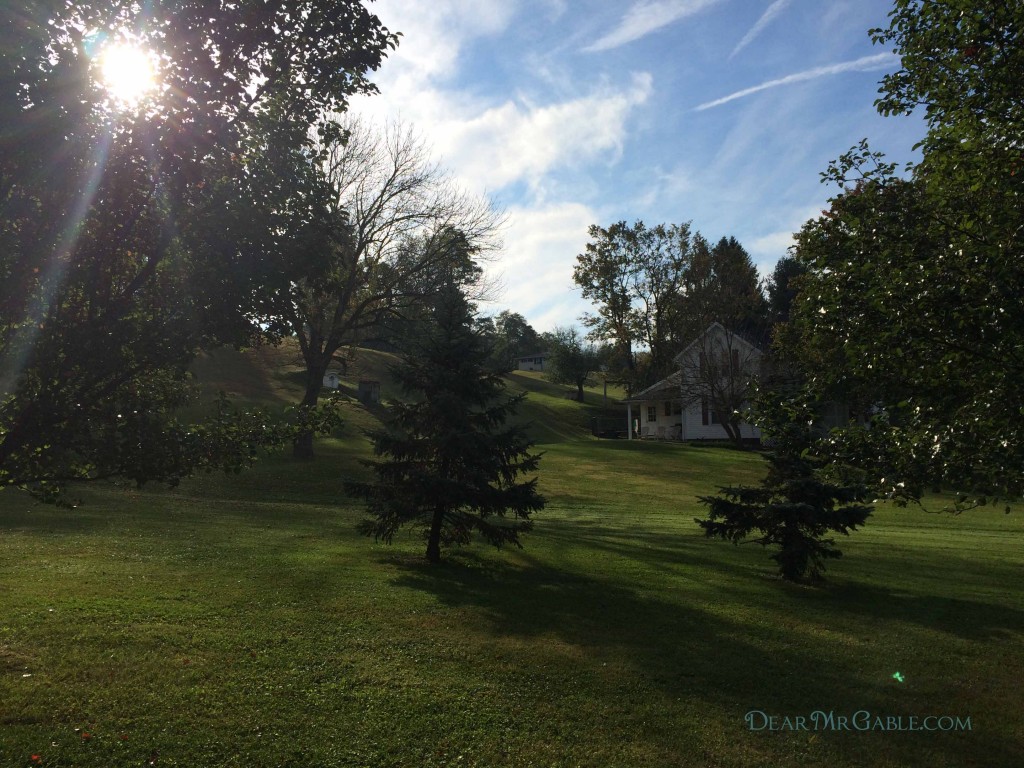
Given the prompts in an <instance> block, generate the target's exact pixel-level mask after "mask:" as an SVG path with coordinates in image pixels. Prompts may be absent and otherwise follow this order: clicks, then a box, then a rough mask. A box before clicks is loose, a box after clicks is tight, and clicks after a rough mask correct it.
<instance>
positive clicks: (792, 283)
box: [765, 256, 807, 326]
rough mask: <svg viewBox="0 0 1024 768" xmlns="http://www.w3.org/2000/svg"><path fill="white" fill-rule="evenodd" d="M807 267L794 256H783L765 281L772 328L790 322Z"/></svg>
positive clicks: (769, 319)
mask: <svg viewBox="0 0 1024 768" xmlns="http://www.w3.org/2000/svg"><path fill="white" fill-rule="evenodd" d="M806 271H807V267H806V266H805V265H804V264H803V263H801V262H800V261H799V260H797V259H796V258H794V257H793V256H783V257H782V258H781V259H779V260H778V261H777V262H775V267H774V268H773V269H772V273H771V274H770V275H769V276H768V279H767V280H766V281H765V294H766V296H765V299H766V301H767V304H768V306H767V310H768V321H769V323H770V324H771V325H772V326H775V325H778V324H779V323H785V322H786V321H788V320H789V314H790V310H791V308H792V306H793V301H794V300H795V299H796V296H797V293H798V292H799V288H798V286H799V278H800V276H801V275H802V274H804V272H806Z"/></svg>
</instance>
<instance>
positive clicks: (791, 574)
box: [694, 390, 872, 581]
mask: <svg viewBox="0 0 1024 768" xmlns="http://www.w3.org/2000/svg"><path fill="white" fill-rule="evenodd" d="M758 412H759V414H760V417H761V422H762V429H764V430H765V433H766V436H767V437H768V438H769V439H770V440H771V444H772V446H773V451H772V453H771V454H769V455H768V456H766V459H767V461H768V463H769V469H768V473H767V475H766V476H765V478H764V480H763V481H762V482H761V487H760V488H747V487H722V488H720V489H719V495H718V496H701V497H700V501H701V503H703V504H705V505H707V507H708V516H707V519H706V520H700V519H697V518H694V519H695V521H696V522H697V524H698V525H700V526H701V528H703V529H704V535H705V536H707V537H709V538H716V537H717V538H721V539H728V540H729V541H732V542H733V543H734V544H739V542H740V541H742V540H744V539H746V538H747V537H748V536H750V535H751V534H752V533H754V532H755V531H757V532H759V533H760V536H759V537H758V538H756V539H752V541H754V542H756V543H757V544H760V545H761V546H762V547H767V546H774V547H778V548H779V551H778V552H776V553H775V554H773V555H771V559H772V560H774V561H775V562H776V563H777V564H778V566H779V574H780V575H781V576H782V578H784V579H788V580H790V581H805V580H812V581H813V580H817V579H819V578H820V576H821V571H823V570H824V568H825V560H827V559H833V558H838V557H841V556H842V552H841V551H840V550H839V549H838V548H836V546H835V540H834V539H825V538H823V537H824V536H825V535H827V534H828V533H829V532H830V531H834V532H838V533H841V534H843V535H844V536H846V535H849V533H850V531H852V530H855V529H856V528H857V527H859V526H861V525H863V524H864V523H865V521H866V520H867V518H868V517H869V516H870V514H871V511H872V510H871V507H870V505H867V504H864V503H862V502H864V501H865V500H867V499H868V498H869V497H868V488H867V487H866V486H865V485H864V484H863V482H862V479H861V478H859V477H858V478H853V477H852V476H851V474H850V473H849V472H839V471H838V470H837V468H836V466H835V465H834V464H833V465H832V466H828V467H826V466H824V462H822V461H821V460H818V459H815V458H813V457H812V456H811V455H810V454H809V452H808V448H809V447H810V445H811V443H812V441H813V439H814V435H813V417H812V411H811V409H810V408H809V407H808V404H807V403H806V402H801V401H800V399H799V398H784V397H780V393H778V392H773V391H770V390H761V391H760V392H759V403H758Z"/></svg>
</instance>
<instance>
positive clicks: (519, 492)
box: [346, 285, 544, 563]
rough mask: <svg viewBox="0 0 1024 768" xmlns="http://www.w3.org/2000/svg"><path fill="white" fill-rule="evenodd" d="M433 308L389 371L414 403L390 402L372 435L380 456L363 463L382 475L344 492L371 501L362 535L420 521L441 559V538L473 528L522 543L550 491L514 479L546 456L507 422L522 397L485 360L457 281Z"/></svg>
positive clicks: (496, 539)
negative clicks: (382, 424)
mask: <svg viewBox="0 0 1024 768" xmlns="http://www.w3.org/2000/svg"><path fill="white" fill-rule="evenodd" d="M433 310H434V311H433V317H432V322H430V323H428V324H425V325H424V326H423V327H421V328H420V329H419V330H418V331H417V332H414V333H410V334H409V335H408V336H407V338H406V340H405V343H404V344H403V346H404V347H405V349H404V352H405V354H404V361H403V362H402V363H401V364H400V365H399V366H397V367H396V368H394V369H393V371H392V373H393V375H394V376H395V378H396V380H397V381H398V384H399V385H400V387H401V389H402V392H403V393H404V394H405V395H407V396H411V398H410V400H409V401H408V402H401V403H396V404H394V405H392V406H391V408H390V411H391V414H390V416H391V418H390V420H389V423H388V425H387V426H386V428H384V429H379V430H375V431H372V432H370V437H371V438H372V440H373V443H374V453H375V454H376V455H377V456H380V457H384V458H383V459H381V460H377V461H367V462H365V463H366V464H367V466H369V467H371V468H372V469H373V471H374V473H375V474H376V481H375V482H371V483H348V484H346V491H347V492H348V493H349V494H351V495H353V496H356V497H359V498H362V499H363V500H365V502H366V505H367V511H368V513H369V517H368V518H367V519H366V520H365V521H363V523H361V525H360V530H361V531H362V532H363V533H365V534H367V535H373V536H374V537H375V538H376V539H378V540H384V541H385V542H388V543H390V542H391V541H392V539H393V537H394V535H395V533H396V532H397V531H398V530H399V529H400V528H402V527H404V526H406V525H412V526H419V527H421V528H423V529H424V533H425V536H426V539H427V560H429V561H430V562H431V563H436V562H438V561H439V560H440V559H441V546H442V545H450V544H468V543H469V541H470V539H471V537H472V534H473V532H474V531H475V532H476V533H478V534H479V535H480V536H482V537H483V538H484V539H485V540H486V541H488V542H489V543H491V544H493V545H495V546H498V547H500V546H501V545H503V544H507V543H510V544H515V545H516V546H521V544H520V542H519V535H520V534H521V533H523V532H525V531H528V530H529V529H530V528H531V527H532V521H531V520H530V514H531V513H532V512H536V511H537V510H540V509H542V508H543V506H544V498H543V497H542V496H541V495H540V494H539V493H537V488H536V485H537V480H536V478H534V479H532V480H528V481H525V482H516V479H517V478H518V477H519V475H521V474H524V473H531V472H535V471H536V469H537V466H538V463H539V460H540V455H539V454H531V453H530V452H529V449H530V447H531V445H532V444H531V443H530V441H529V440H528V439H527V437H526V435H525V433H524V432H523V430H522V428H521V427H519V426H505V423H506V421H507V420H508V419H509V417H510V416H512V415H513V414H514V413H515V411H516V409H517V407H518V405H519V403H520V402H521V401H522V399H523V397H525V394H521V395H518V396H514V397H503V396H502V392H503V390H504V389H505V382H504V380H503V379H502V377H501V373H502V372H501V371H498V370H494V369H493V368H491V367H489V360H490V359H491V355H492V349H491V348H490V346H489V344H488V343H487V339H486V337H485V336H484V335H483V334H482V333H481V332H480V331H479V329H478V328H477V327H476V326H475V324H474V310H473V308H472V306H471V305H470V303H469V302H468V301H467V300H466V298H465V296H463V294H462V293H461V291H460V290H459V289H458V288H457V287H456V286H454V285H449V286H448V287H446V288H445V289H443V290H442V291H440V293H439V294H438V297H437V299H436V301H435V302H434V306H433ZM509 514H510V515H511V517H512V518H513V519H512V520H509V519H507V518H508V516H509Z"/></svg>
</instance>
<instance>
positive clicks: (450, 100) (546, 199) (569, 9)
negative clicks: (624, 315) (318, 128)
mask: <svg viewBox="0 0 1024 768" xmlns="http://www.w3.org/2000/svg"><path fill="white" fill-rule="evenodd" d="M370 8H371V10H372V11H373V12H374V13H375V14H376V15H377V16H378V17H379V18H380V20H381V22H382V23H383V24H384V25H385V26H386V27H388V28H389V29H390V30H392V31H397V32H400V33H401V34H402V38H401V42H400V44H399V47H398V50H397V51H395V52H392V53H391V54H390V56H389V57H388V59H387V60H385V62H384V64H383V65H382V67H381V68H380V69H379V70H378V71H377V72H376V73H374V74H373V77H372V79H373V81H374V82H375V83H376V84H377V86H378V88H379V90H380V93H379V94H376V95H373V96H367V97H358V98H356V99H354V100H353V102H352V105H351V109H352V111H354V112H356V113H358V114H360V115H363V116H365V117H367V118H370V119H373V120H376V121H379V122H383V121H388V120H400V121H401V122H403V123H405V124H407V125H411V126H412V127H414V128H415V130H416V131H418V132H419V133H420V134H421V135H422V136H423V137H424V138H425V139H426V140H427V142H428V143H429V144H430V145H431V146H432V148H433V153H434V157H435V158H436V159H437V160H438V161H439V162H440V163H441V164H442V165H443V166H444V167H445V168H447V169H448V170H449V171H450V172H451V173H452V174H453V175H454V176H455V177H456V179H457V180H458V181H459V183H460V184H461V185H462V186H463V187H464V188H466V189H467V190H470V191H473V192H475V193H478V194H482V195H486V196H488V197H489V198H490V199H491V200H492V201H493V202H494V203H495V205H496V206H497V207H499V208H500V209H502V210H503V211H504V212H505V214H506V217H507V219H506V224H505V225H504V228H503V230H502V233H501V239H502V241H503V248H502V250H501V252H500V254H499V255H498V258H497V259H496V260H495V261H494V262H492V263H491V264H489V265H488V275H489V276H490V277H491V278H492V279H497V280H499V281H500V284H501V286H502V290H501V293H500V296H499V299H498V300H497V301H495V302H493V303H490V304H487V305H484V306H483V307H482V310H483V312H484V314H497V313H498V312H500V311H501V310H504V309H510V310H512V311H514V312H518V313H520V314H522V315H523V316H524V317H526V319H527V320H528V321H529V322H530V324H531V325H533V327H534V328H535V329H537V330H538V331H547V330H551V329H553V328H554V327H556V326H566V325H578V324H579V317H580V315H582V314H583V313H585V312H590V311H593V309H594V308H593V306H592V305H591V304H590V302H589V301H587V300H585V299H583V297H582V295H581V294H580V291H579V289H578V288H577V287H576V286H575V284H574V283H573V281H572V270H573V265H574V264H575V261H576V255H577V254H579V253H582V252H583V250H584V248H585V246H586V244H587V242H588V240H589V238H588V234H587V229H588V227H589V226H590V225H592V224H598V225H601V226H608V225H610V224H612V223H614V222H616V221H620V220H625V221H627V222H629V223H632V222H634V221H636V220H642V221H644V222H645V223H646V224H648V225H653V224H657V223H676V224H680V223H683V222H690V225H691V227H692V229H693V230H695V231H700V232H701V233H702V234H703V235H704V236H705V237H706V238H708V239H709V240H710V241H712V242H715V241H717V240H718V239H719V238H721V237H728V236H732V237H735V238H736V239H737V240H739V241H740V243H742V244H743V246H744V247H745V248H746V249H747V251H748V252H749V253H750V254H751V257H752V258H753V260H754V262H755V263H756V264H757V265H758V268H759V270H760V271H761V274H762V275H764V276H766V275H768V274H770V273H771V270H772V268H773V267H774V265H775V262H776V261H777V260H778V259H779V258H780V257H782V256H784V255H785V254H786V249H787V248H788V247H789V245H791V244H792V234H793V233H794V232H796V231H797V230H799V228H800V227H801V225H802V224H803V223H804V222H805V221H807V220H808V219H810V218H812V217H815V216H818V215H820V213H821V210H822V209H823V208H825V207H827V200H828V198H829V197H830V196H832V195H834V194H835V193H836V191H837V190H836V189H835V188H834V187H832V188H830V187H828V186H826V185H824V184H822V183H821V179H820V176H819V174H820V173H821V172H822V171H824V170H825V169H826V168H827V166H828V164H829V162H830V161H832V160H834V159H836V158H837V157H838V156H839V155H840V154H842V153H843V152H845V151H846V150H847V149H849V148H850V147H851V146H853V145H854V144H855V143H857V142H858V141H860V140H861V139H862V138H865V137H866V138H869V139H870V142H871V145H872V148H873V149H876V150H881V151H884V152H885V153H886V154H887V155H888V156H889V159H890V160H891V161H894V162H897V163H899V164H900V165H901V166H902V165H903V164H904V163H905V162H907V161H911V160H913V159H915V153H914V151H913V146H914V144H915V143H916V142H917V141H919V140H920V138H921V137H922V136H923V134H924V123H923V121H922V119H921V118H920V117H919V116H916V115H914V116H910V117H901V118H897V117H887V118H883V117H881V116H880V115H879V114H878V113H877V111H876V110H875V108H874V104H873V102H874V100H875V98H877V91H878V83H879V80H880V79H881V78H882V77H883V75H885V74H886V73H888V72H894V71H896V70H898V69H899V59H898V57H897V56H896V55H895V54H894V53H893V52H892V49H891V47H890V48H885V47H882V46H877V45H873V44H872V42H871V39H870V37H869V35H868V30H869V29H871V28H874V27H885V26H887V14H888V12H889V10H890V9H891V2H890V1H889V0H430V1H429V2H424V0H376V1H375V2H373V3H371V4H370Z"/></svg>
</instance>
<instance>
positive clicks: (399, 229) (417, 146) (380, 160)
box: [256, 116, 501, 458]
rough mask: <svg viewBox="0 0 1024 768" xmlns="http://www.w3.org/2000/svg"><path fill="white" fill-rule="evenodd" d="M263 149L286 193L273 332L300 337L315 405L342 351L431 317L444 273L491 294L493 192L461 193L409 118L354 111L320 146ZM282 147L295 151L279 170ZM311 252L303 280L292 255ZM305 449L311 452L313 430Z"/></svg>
mask: <svg viewBox="0 0 1024 768" xmlns="http://www.w3.org/2000/svg"><path fill="white" fill-rule="evenodd" d="M285 130H287V126H286V127H285ZM259 149H260V151H259V152H257V153H256V162H257V163H259V164H260V167H265V168H267V169H268V170H269V171H270V172H269V173H266V174H264V176H263V177H262V178H263V182H262V186H266V187H271V188H276V189H277V190H278V191H277V192H271V193H268V195H275V194H276V195H284V200H283V201H282V204H281V205H280V206H279V210H280V211H281V212H282V218H283V221H282V222H281V223H280V224H279V225H278V226H273V227H271V225H270V224H269V223H268V225H267V228H268V229H269V230H270V231H271V232H280V233H285V234H284V236H283V237H281V236H278V237H277V238H276V239H275V241H274V243H273V245H274V250H273V252H272V254H271V256H270V263H271V265H272V270H271V271H269V272H265V273H264V274H266V275H267V278H266V279H267V282H268V283H269V284H270V285H271V286H272V287H273V289H274V290H273V292H272V293H271V294H270V296H269V299H268V301H267V303H266V304H265V305H264V307H263V313H264V315H265V322H266V324H267V326H268V328H269V329H270V331H271V332H273V333H277V334H279V335H294V336H296V337H297V338H298V339H299V345H300V347H301V349H302V357H303V360H304V361H305V363H306V391H305V394H304V396H303V399H302V405H303V406H305V407H312V406H313V405H315V404H316V403H317V401H318V398H319V396H320V391H321V389H322V382H323V377H324V374H325V373H326V371H327V369H328V367H329V366H330V365H331V362H332V361H333V360H335V359H336V358H337V356H338V354H339V351H341V350H344V349H346V348H351V347H353V346H355V345H357V344H359V343H366V342H370V341H375V342H379V343H389V342H390V340H391V339H392V338H393V337H395V336H399V335H401V334H402V333H403V328H404V327H405V326H407V325H409V324H410V323H416V322H421V321H423V320H424V313H425V312H426V311H428V309H429V305H428V304H427V303H425V300H426V298H427V297H429V296H431V295H432V294H433V293H434V292H435V291H436V290H437V289H438V288H439V286H441V285H444V284H445V282H446V281H448V280H450V279H454V280H455V281H456V282H457V283H458V284H459V285H461V286H463V287H465V288H466V289H467V290H473V291H475V292H476V294H477V295H478V296H483V295H485V294H486V289H487V285H486V283H485V281H484V280H483V276H482V269H481V268H480V266H479V262H480V261H481V260H483V259H484V258H486V256H487V254H488V252H490V251H492V250H494V249H495V248H497V245H498V243H497V241H496V239H495V234H496V230H497V227H498V225H499V224H500V221H501V217H500V215H499V214H498V213H497V212H496V211H495V210H494V208H493V207H492V206H491V204H490V202H489V201H487V200H485V199H482V198H477V197H474V196H472V195H470V194H468V193H465V192H462V191H460V190H459V189H458V188H457V187H456V186H455V184H454V182H453V181H452V180H451V178H450V177H449V176H448V175H447V174H445V173H444V172H443V171H442V170H441V169H440V168H439V167H438V166H437V165H436V164H435V163H434V162H433V161H431V159H430V156H429V151H428V149H427V147H426V145H425V144H424V143H423V141H422V140H421V139H419V138H418V137H417V136H416V134H415V132H414V131H413V130H411V129H410V128H408V127H405V126H402V125H399V124H393V125H388V126H386V127H383V128H378V127H376V126H373V125H370V124H368V123H365V122H363V121H361V120H359V119H357V118H354V117H350V116H345V117H341V118H337V120H336V130H335V132H334V133H333V134H332V135H330V136H328V137H327V138H325V139H323V140H321V141H320V142H319V144H318V145H317V147H316V150H317V151H316V152H315V153H313V154H312V155H310V153H308V152H307V151H306V149H305V147H303V146H302V145H301V144H296V143H294V142H293V143H292V149H291V154H290V156H289V155H284V154H283V153H282V152H281V151H280V149H279V148H278V146H276V145H274V144H269V143H268V144H265V145H263V146H261V147H260V148H259ZM282 156H284V157H289V161H288V163H287V165H286V167H285V168H284V169H283V172H280V171H277V172H274V171H275V168H277V167H278V166H279V165H280V162H279V158H281V157H282ZM282 177H283V178H285V179H287V180H288V182H287V183H286V184H281V183H280V182H279V179H280V178H282ZM282 188H284V191H283V192H282V191H281V189H282ZM310 201H312V207H313V211H312V214H311V213H310ZM310 262H312V265H311V268H310V269H309V270H308V271H307V272H305V273H304V274H303V276H302V277H301V278H299V279H296V278H295V276H294V269H292V265H294V264H296V263H300V264H308V263H310ZM295 455H296V456H298V457H301V458H311V457H312V455H313V447H312V436H311V435H305V436H303V438H302V439H301V440H300V441H299V442H297V443H296V445H295Z"/></svg>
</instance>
